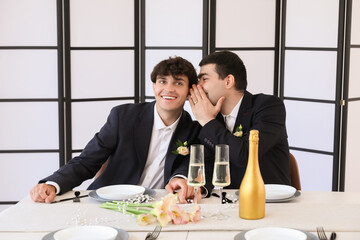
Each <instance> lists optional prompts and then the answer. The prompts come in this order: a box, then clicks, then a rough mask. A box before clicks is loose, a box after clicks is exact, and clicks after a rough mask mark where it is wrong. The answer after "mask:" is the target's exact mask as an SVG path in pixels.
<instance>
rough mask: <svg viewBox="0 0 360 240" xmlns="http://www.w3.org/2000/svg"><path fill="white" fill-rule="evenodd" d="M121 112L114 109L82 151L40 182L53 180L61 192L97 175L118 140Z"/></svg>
mask: <svg viewBox="0 0 360 240" xmlns="http://www.w3.org/2000/svg"><path fill="white" fill-rule="evenodd" d="M118 116H119V114H118V112H117V111H116V110H115V109H112V111H111V113H110V115H109V116H108V119H107V122H106V123H105V125H104V126H103V127H102V128H101V130H100V131H99V132H98V133H96V134H95V136H94V137H93V138H92V139H91V140H90V142H89V143H88V144H87V145H86V147H85V148H84V150H83V151H82V153H81V154H80V155H79V156H78V157H75V158H73V159H71V160H70V161H69V162H68V163H67V164H66V165H64V166H62V167H61V168H60V169H59V170H57V171H56V172H54V173H53V174H52V175H51V176H49V177H47V178H45V179H42V180H40V183H42V182H46V181H53V182H56V183H57V184H59V186H60V194H62V193H65V192H67V191H69V190H71V189H73V188H74V187H76V186H78V185H80V184H81V183H82V182H83V181H85V180H87V179H91V178H93V177H94V176H95V174H96V173H97V171H98V170H99V169H100V167H101V165H102V164H103V163H104V162H105V161H106V160H107V158H108V157H109V156H110V154H111V153H112V152H113V151H114V148H115V147H116V143H117V141H118V139H117V138H118V134H117V133H118V126H119V125H118V124H119V117H118Z"/></svg>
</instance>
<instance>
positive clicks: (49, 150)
mask: <svg viewBox="0 0 360 240" xmlns="http://www.w3.org/2000/svg"><path fill="white" fill-rule="evenodd" d="M61 24H62V19H61V1H59V2H58V1H56V0H16V1H15V0H1V1H0V211H1V209H2V208H4V207H5V205H6V204H12V203H15V202H16V201H18V200H20V199H22V198H23V197H25V196H26V195H28V193H29V191H30V189H31V188H32V187H33V186H34V185H35V184H36V183H37V182H38V180H39V179H41V178H42V177H44V176H46V175H49V174H51V173H52V172H53V171H55V170H56V169H57V168H58V167H59V159H60V158H63V153H64V152H63V151H64V149H63V134H62V130H63V126H62V123H63V122H62V120H61V118H62V115H63V112H62V107H61V103H62V102H61V99H62V88H61V87H60V88H59V87H58V86H62V55H61V54H62V52H61V45H62V41H61V39H62V36H61ZM58 39H59V41H58Z"/></svg>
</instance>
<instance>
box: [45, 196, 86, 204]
mask: <svg viewBox="0 0 360 240" xmlns="http://www.w3.org/2000/svg"><path fill="white" fill-rule="evenodd" d="M88 196H89V195H82V196H78V197H71V198H63V199H60V200H57V201H54V202H51V203H59V202H64V201H69V200H74V199H78V198H84V197H88Z"/></svg>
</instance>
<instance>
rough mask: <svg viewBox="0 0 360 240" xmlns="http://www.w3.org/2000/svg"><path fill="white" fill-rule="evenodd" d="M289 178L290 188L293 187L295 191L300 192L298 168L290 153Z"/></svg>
mask: <svg viewBox="0 0 360 240" xmlns="http://www.w3.org/2000/svg"><path fill="white" fill-rule="evenodd" d="M290 177H291V186H293V187H294V188H296V189H297V190H301V182H300V174H299V167H298V164H297V161H296V158H295V157H294V155H292V154H291V153H290Z"/></svg>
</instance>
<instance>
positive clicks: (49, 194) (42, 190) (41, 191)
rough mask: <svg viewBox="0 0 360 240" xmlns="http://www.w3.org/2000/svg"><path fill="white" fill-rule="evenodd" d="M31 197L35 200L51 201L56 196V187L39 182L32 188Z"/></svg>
mask: <svg viewBox="0 0 360 240" xmlns="http://www.w3.org/2000/svg"><path fill="white" fill-rule="evenodd" d="M30 197H31V199H32V200H33V201H34V202H45V203H51V202H52V201H53V200H54V198H55V197H56V188H55V187H54V186H52V185H48V184H45V183H40V184H37V185H36V186H35V187H33V188H32V189H31V190H30Z"/></svg>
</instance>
